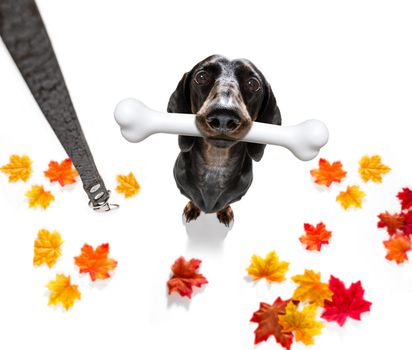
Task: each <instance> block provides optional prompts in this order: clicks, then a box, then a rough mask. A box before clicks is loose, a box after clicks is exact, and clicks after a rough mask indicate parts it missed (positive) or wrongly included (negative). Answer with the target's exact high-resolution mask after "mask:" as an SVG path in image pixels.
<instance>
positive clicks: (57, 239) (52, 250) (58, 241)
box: [33, 229, 63, 267]
mask: <svg viewBox="0 0 412 350" xmlns="http://www.w3.org/2000/svg"><path fill="white" fill-rule="evenodd" d="M62 243H63V240H62V238H61V236H60V234H59V233H58V232H57V231H54V232H53V233H50V232H49V231H48V230H44V229H43V230H39V232H38V234H37V239H36V240H35V241H34V258H33V264H34V265H36V266H38V265H42V264H47V266H48V267H52V266H53V265H54V264H55V263H56V261H57V259H58V257H59V256H60V255H61V254H62V253H61V250H60V246H61V245H62Z"/></svg>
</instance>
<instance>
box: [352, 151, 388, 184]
mask: <svg viewBox="0 0 412 350" xmlns="http://www.w3.org/2000/svg"><path fill="white" fill-rule="evenodd" d="M391 170H392V169H391V168H389V167H388V166H386V165H384V164H382V163H381V157H380V156H378V155H375V156H372V157H369V156H364V157H362V159H361V160H360V161H359V174H360V176H361V178H362V180H363V181H365V182H368V181H369V180H371V181H373V182H382V174H386V173H389V172H390V171H391Z"/></svg>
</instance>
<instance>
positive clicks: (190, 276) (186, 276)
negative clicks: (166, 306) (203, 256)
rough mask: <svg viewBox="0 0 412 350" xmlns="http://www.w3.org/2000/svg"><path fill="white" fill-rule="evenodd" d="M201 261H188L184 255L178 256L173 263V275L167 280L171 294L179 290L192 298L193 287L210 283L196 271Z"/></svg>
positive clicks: (182, 294)
mask: <svg viewBox="0 0 412 350" xmlns="http://www.w3.org/2000/svg"><path fill="white" fill-rule="evenodd" d="M201 262H202V261H201V260H198V259H191V260H189V261H186V260H185V258H184V257H182V256H181V257H180V258H178V259H177V260H176V261H175V262H174V264H173V265H172V272H173V275H172V277H170V279H169V280H168V281H167V287H168V289H169V294H171V293H172V292H177V293H179V294H180V295H181V296H182V297H184V296H187V297H188V298H189V299H190V298H191V296H192V292H193V289H192V288H193V287H201V286H202V285H203V284H206V283H208V282H207V280H206V278H205V277H204V276H203V275H202V274H200V273H197V272H196V270H197V269H198V268H199V266H200V264H201Z"/></svg>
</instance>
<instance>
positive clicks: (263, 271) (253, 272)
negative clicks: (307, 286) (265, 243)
mask: <svg viewBox="0 0 412 350" xmlns="http://www.w3.org/2000/svg"><path fill="white" fill-rule="evenodd" d="M288 268H289V263H288V262H285V261H279V257H278V255H277V254H276V252H275V251H271V252H270V253H268V254H267V255H266V258H262V257H260V256H257V255H253V256H252V260H251V264H250V266H249V267H248V268H247V269H246V270H247V271H248V273H249V276H251V277H252V278H253V279H254V280H255V281H256V280H258V279H261V278H266V280H267V281H268V282H282V281H284V280H285V273H286V272H287V270H288Z"/></svg>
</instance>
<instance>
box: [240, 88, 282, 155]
mask: <svg viewBox="0 0 412 350" xmlns="http://www.w3.org/2000/svg"><path fill="white" fill-rule="evenodd" d="M263 88H264V89H265V96H264V98H263V102H262V106H261V108H260V111H259V114H258V117H257V118H256V121H257V122H259V123H267V124H276V125H281V123H282V117H281V115H280V110H279V108H278V106H277V104H276V98H275V95H274V94H273V91H272V88H271V87H270V85H269V83H268V82H266V81H265V82H264V84H263ZM265 147H266V145H263V144H259V143H248V144H247V153H248V154H249V156H250V157H251V158H252V159H253V160H254V161H256V162H258V161H260V160H261V159H262V157H263V152H264V151H265Z"/></svg>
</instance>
